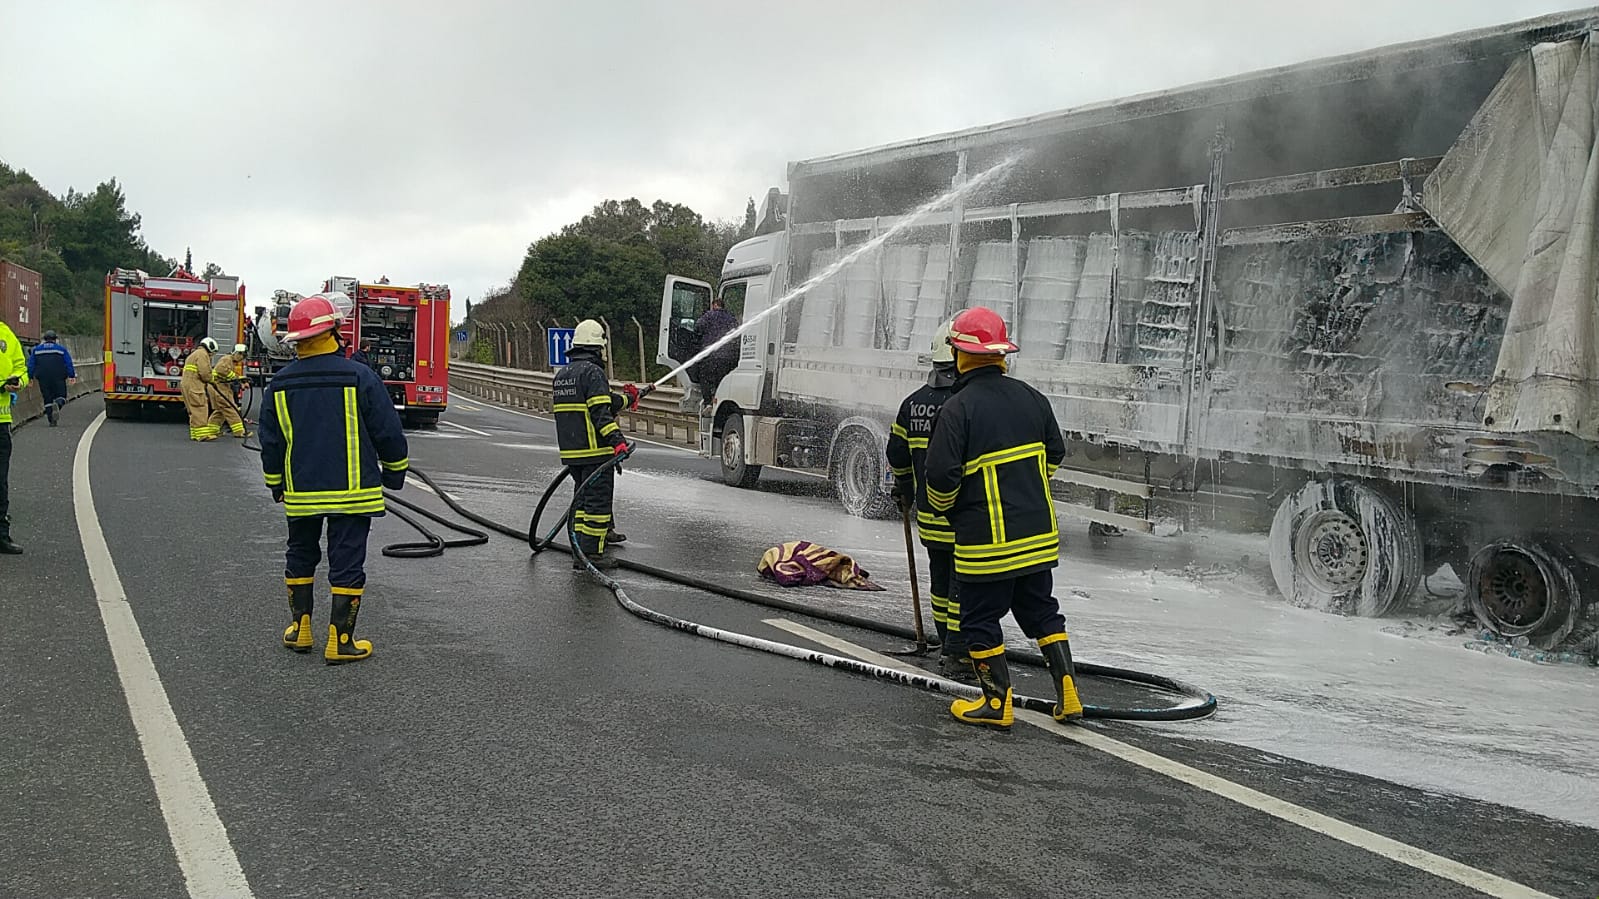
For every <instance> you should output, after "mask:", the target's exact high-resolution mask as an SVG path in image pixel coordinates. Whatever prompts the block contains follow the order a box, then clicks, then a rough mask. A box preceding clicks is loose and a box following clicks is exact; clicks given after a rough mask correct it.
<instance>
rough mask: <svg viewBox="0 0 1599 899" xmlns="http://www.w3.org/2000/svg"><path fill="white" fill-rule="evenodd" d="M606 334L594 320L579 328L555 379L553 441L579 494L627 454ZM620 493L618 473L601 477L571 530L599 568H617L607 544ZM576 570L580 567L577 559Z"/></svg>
mask: <svg viewBox="0 0 1599 899" xmlns="http://www.w3.org/2000/svg"><path fill="white" fill-rule="evenodd" d="M605 348H606V339H605V329H604V328H603V327H601V326H600V323H599V322H597V321H594V320H593V319H586V320H584V321H581V322H578V325H577V328H575V329H574V331H573V334H572V348H571V349H570V350H569V351H568V352H567V358H568V360H569V361H568V362H567V364H566V365H565V367H563V368H562V369H561V370H560V371H558V372H556V373H555V387H554V412H555V436H556V440H557V442H558V443H559V445H560V449H561V461H562V462H565V463H566V464H567V465H568V466H570V467H571V469H572V476H573V479H574V483H575V484H576V485H577V486H578V487H579V488H581V487H582V485H583V483H584V482H585V481H587V480H588V478H589V476H590V475H592V474H594V472H595V470H596V469H598V468H599V467H600V466H601V465H603V464H604V463H606V462H607V461H609V460H610V458H611V457H612V456H613V455H616V454H619V453H621V452H623V451H624V450H625V449H626V447H627V441H626V440H625V439H623V437H622V427H621V425H619V424H618V423H617V421H616V413H617V412H618V411H620V410H621V408H622V407H623V405H624V404H625V402H626V401H625V400H623V399H622V398H621V397H620V396H618V395H616V394H614V393H612V392H611V382H610V380H609V379H607V378H606V377H605V362H604V359H605V356H604V354H605ZM615 487H616V469H615V468H612V469H610V470H608V471H606V472H605V473H604V474H602V475H600V476H599V477H598V478H597V479H596V480H595V481H594V483H593V484H591V485H589V487H588V489H587V490H580V492H579V493H578V495H577V506H576V509H575V510H574V511H573V513H572V515H573V519H574V520H573V523H572V526H573V530H575V531H576V532H577V539H578V542H579V545H580V546H581V548H582V550H583V554H584V555H586V556H588V558H589V561H591V562H593V563H594V566H595V567H596V568H615V567H616V564H617V563H616V558H615V557H614V556H608V555H606V554H605V547H606V544H607V543H610V542H614V541H613V539H612V537H611V533H612V521H613V519H612V515H611V498H612V495H613V493H614V491H615ZM572 567H573V568H581V567H582V563H581V562H580V561H579V560H578V559H577V558H576V557H575V556H574V557H573V559H572Z"/></svg>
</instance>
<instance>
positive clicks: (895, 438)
mask: <svg viewBox="0 0 1599 899" xmlns="http://www.w3.org/2000/svg"><path fill="white" fill-rule="evenodd" d="M958 377H959V373H958V372H957V371H956V370H955V350H954V348H953V347H951V346H950V345H949V322H945V323H944V324H943V325H941V326H939V329H938V333H936V334H934V335H933V370H932V371H930V372H928V375H927V383H926V384H924V385H922V386H921V387H918V388H917V389H916V391H915V392H914V393H912V394H911V395H910V396H907V397H906V398H905V401H904V402H902V403H900V405H899V415H898V416H897V417H895V419H894V425H893V427H892V428H890V429H889V435H888V446H887V449H886V451H885V452H886V453H887V456H888V466H889V468H890V469H891V470H892V471H893V473H894V496H895V498H896V499H897V500H899V503H900V509H901V510H902V511H903V512H904V513H905V514H909V513H910V511H911V510H913V509H914V510H915V513H916V534H917V536H918V537H920V538H921V541H922V546H924V547H926V549H927V561H928V575H929V578H930V580H931V581H932V589H931V590H930V591H929V592H930V593H931V595H932V598H933V627H934V628H935V629H936V630H937V631H938V640H939V643H940V644H941V645H942V647H943V648H942V651H941V652H940V654H939V658H938V669H939V673H941V674H943V675H944V676H945V677H955V678H958V679H961V680H966V679H968V678H969V677H970V674H971V660H970V658H968V657H967V655H966V641H965V639H964V638H963V637H962V636H961V624H960V615H961V607H960V599H959V597H957V596H956V595H955V593H954V582H953V581H954V574H955V532H954V531H953V530H951V529H950V523H949V519H948V518H946V517H944V516H943V515H941V514H940V513H938V512H935V511H933V507H932V505H931V504H929V503H928V501H927V441H928V438H929V436H930V435H931V434H932V433H933V421H934V419H936V418H937V417H938V411H939V410H940V409H942V408H943V406H944V401H945V400H947V399H949V398H950V396H951V395H952V394H953V393H954V390H955V381H956V379H957V378H958Z"/></svg>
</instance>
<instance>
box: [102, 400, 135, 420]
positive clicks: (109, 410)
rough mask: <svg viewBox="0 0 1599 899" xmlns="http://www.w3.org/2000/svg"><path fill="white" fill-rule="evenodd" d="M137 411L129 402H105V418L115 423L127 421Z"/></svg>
mask: <svg viewBox="0 0 1599 899" xmlns="http://www.w3.org/2000/svg"><path fill="white" fill-rule="evenodd" d="M136 411H137V410H135V409H134V408H133V404H132V403H130V402H128V401H127V400H106V401H105V417H106V418H109V419H111V420H113V421H127V420H128V419H130V418H132V417H133V415H134V412H136Z"/></svg>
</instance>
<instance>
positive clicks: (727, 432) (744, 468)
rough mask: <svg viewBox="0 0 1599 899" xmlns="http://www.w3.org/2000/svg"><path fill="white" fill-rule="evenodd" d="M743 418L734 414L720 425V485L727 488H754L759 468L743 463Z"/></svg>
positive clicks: (744, 434)
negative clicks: (722, 484) (724, 485)
mask: <svg viewBox="0 0 1599 899" xmlns="http://www.w3.org/2000/svg"><path fill="white" fill-rule="evenodd" d="M746 439H747V438H746V432H745V430H744V416H742V415H740V414H738V413H737V412H734V413H733V414H732V415H729V416H728V417H727V421H725V422H723V423H722V454H721V460H722V483H724V484H726V485H728V486H729V487H754V486H755V482H756V481H758V480H760V479H761V466H759V465H750V464H749V463H747V462H745V461H744V441H745V440H746Z"/></svg>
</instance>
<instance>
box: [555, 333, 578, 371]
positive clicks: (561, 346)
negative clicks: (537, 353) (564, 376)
mask: <svg viewBox="0 0 1599 899" xmlns="http://www.w3.org/2000/svg"><path fill="white" fill-rule="evenodd" d="M576 331H577V329H576V328H551V329H550V336H549V341H550V367H551V368H559V367H560V366H562V365H565V364H566V354H567V353H569V352H571V351H572V335H573V333H575V332H576Z"/></svg>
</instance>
